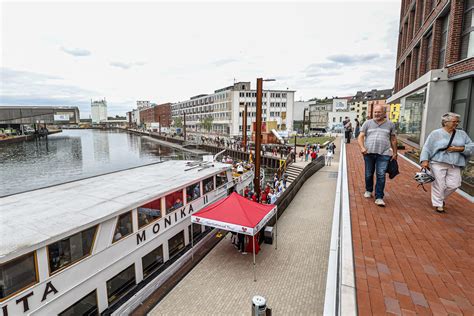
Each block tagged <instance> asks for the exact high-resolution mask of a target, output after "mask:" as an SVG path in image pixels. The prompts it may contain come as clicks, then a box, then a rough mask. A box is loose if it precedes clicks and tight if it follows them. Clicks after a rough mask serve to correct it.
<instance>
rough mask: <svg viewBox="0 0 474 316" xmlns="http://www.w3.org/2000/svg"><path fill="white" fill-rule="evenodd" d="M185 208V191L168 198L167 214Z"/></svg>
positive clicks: (172, 194) (177, 192)
mask: <svg viewBox="0 0 474 316" xmlns="http://www.w3.org/2000/svg"><path fill="white" fill-rule="evenodd" d="M182 206H183V190H179V191H176V192H174V193H171V194H168V195H167V196H166V214H169V213H170V212H171V211H174V210H175V209H177V208H180V207H182Z"/></svg>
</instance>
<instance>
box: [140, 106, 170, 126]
mask: <svg viewBox="0 0 474 316" xmlns="http://www.w3.org/2000/svg"><path fill="white" fill-rule="evenodd" d="M140 122H141V124H144V125H145V128H147V129H149V128H150V126H151V123H160V125H161V127H170V124H171V103H164V104H158V105H156V104H152V105H151V106H150V107H148V108H142V109H141V110H140Z"/></svg>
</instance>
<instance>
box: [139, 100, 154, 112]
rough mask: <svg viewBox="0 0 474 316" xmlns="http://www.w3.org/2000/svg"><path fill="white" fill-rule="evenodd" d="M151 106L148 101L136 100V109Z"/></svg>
mask: <svg viewBox="0 0 474 316" xmlns="http://www.w3.org/2000/svg"><path fill="white" fill-rule="evenodd" d="M150 106H151V104H150V101H137V109H138V110H139V111H141V110H143V109H148V108H149V107H150Z"/></svg>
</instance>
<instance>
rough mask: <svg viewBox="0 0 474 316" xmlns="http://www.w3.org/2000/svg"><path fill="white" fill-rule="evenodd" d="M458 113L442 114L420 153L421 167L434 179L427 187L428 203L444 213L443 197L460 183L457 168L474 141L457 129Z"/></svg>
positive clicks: (460, 165)
mask: <svg viewBox="0 0 474 316" xmlns="http://www.w3.org/2000/svg"><path fill="white" fill-rule="evenodd" d="M459 121H460V115H459V114H456V113H452V112H449V113H446V114H444V115H443V116H442V117H441V125H442V128H439V129H436V130H434V131H432V132H431V134H430V135H429V136H428V138H427V139H426V142H425V144H424V145H423V150H422V151H421V155H420V162H421V167H422V168H426V169H428V170H431V171H432V173H433V176H434V177H435V181H434V182H433V185H432V187H431V202H432V204H433V207H434V208H435V211H437V212H439V213H444V212H445V206H444V205H445V200H446V198H447V197H448V196H449V195H450V194H452V193H453V192H454V191H456V189H457V188H458V187H460V186H461V168H463V167H464V166H465V165H466V160H467V159H469V156H470V155H472V153H473V150H474V149H473V148H474V144H473V143H472V140H471V139H470V138H469V136H468V135H467V134H466V132H464V131H463V130H457V129H456V127H457V126H458V124H459Z"/></svg>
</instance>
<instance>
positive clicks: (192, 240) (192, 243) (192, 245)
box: [190, 223, 202, 261]
mask: <svg viewBox="0 0 474 316" xmlns="http://www.w3.org/2000/svg"><path fill="white" fill-rule="evenodd" d="M193 225H194V224H193V223H191V236H190V238H191V261H194V238H193V237H194V236H193V235H194V233H193ZM201 231H202V230H201Z"/></svg>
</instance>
